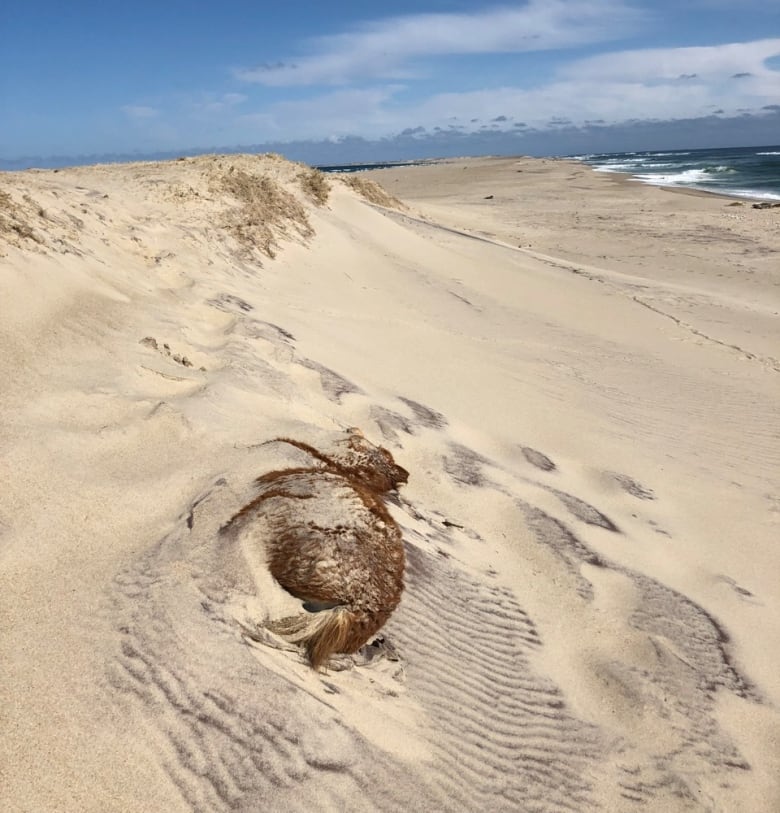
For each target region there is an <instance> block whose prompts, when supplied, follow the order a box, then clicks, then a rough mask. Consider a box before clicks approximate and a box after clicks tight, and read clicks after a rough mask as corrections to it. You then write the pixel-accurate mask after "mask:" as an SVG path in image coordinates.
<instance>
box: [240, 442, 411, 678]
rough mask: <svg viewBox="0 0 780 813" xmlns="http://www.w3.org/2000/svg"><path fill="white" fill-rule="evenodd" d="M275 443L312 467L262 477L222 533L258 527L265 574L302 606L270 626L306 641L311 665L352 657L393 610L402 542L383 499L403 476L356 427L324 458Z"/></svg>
mask: <svg viewBox="0 0 780 813" xmlns="http://www.w3.org/2000/svg"><path fill="white" fill-rule="evenodd" d="M279 440H280V441H282V442H285V443H289V444H291V445H293V446H295V447H296V448H299V449H302V450H303V451H305V452H307V453H308V454H310V455H311V456H312V457H313V458H314V460H315V461H316V465H314V466H311V467H299V468H293V469H284V470H282V471H273V472H269V473H268V474H264V475H263V476H261V477H259V478H258V479H257V481H256V483H257V486H258V489H259V492H258V495H257V496H256V497H255V499H254V500H252V502H250V503H249V504H248V505H246V506H245V507H244V508H242V509H241V511H239V512H238V513H237V514H236V516H235V517H234V518H233V519H232V520H231V521H230V523H229V525H228V526H227V528H226V530H227V529H229V528H236V529H238V530H239V531H240V530H242V529H250V530H251V526H252V524H253V523H254V522H257V521H260V520H262V522H263V523H264V527H265V528H266V529H267V530H266V532H265V534H264V536H265V539H264V544H265V551H264V553H265V559H266V562H267V565H268V569H269V570H270V572H271V574H272V575H273V577H274V578H275V579H276V580H277V581H278V582H279V584H280V585H281V586H282V587H283V588H284V589H285V590H287V591H288V592H289V593H291V594H292V595H293V596H295V597H296V598H299V599H301V600H302V601H303V602H304V608H305V609H306V610H307V611H306V612H304V613H303V614H302V615H299V616H295V617H293V618H286V619H282V620H280V621H276V622H273V623H271V624H269V629H271V630H272V631H273V632H276V633H277V634H279V635H282V636H283V637H285V638H286V639H287V640H289V641H291V642H294V643H299V644H301V645H303V646H304V647H305V648H306V652H307V655H308V658H309V662H310V663H311V665H312V666H313V667H314V668H315V669H316V668H318V667H319V666H320V665H322V664H323V663H326V662H327V659H328V657H329V656H330V655H331V654H333V653H337V652H343V653H351V652H356V651H357V650H358V649H359V648H360V647H361V646H363V644H365V643H366V642H367V641H368V640H369V639H370V638H371V637H372V636H373V635H375V634H376V633H377V632H378V631H379V629H380V628H381V627H382V626H383V624H384V623H385V622H386V621H387V619H388V618H389V617H390V615H391V614H392V612H393V610H394V609H395V608H396V607H397V606H398V602H399V601H400V598H401V593H402V591H403V573H404V563H405V562H404V548H403V541H402V539H401V531H400V529H399V528H398V525H397V524H396V522H395V521H394V520H393V518H392V517H391V515H390V513H389V512H388V510H387V508H386V507H385V504H384V501H383V499H382V495H383V494H384V493H386V492H387V491H390V490H392V489H394V488H397V487H398V485H400V484H401V483H405V482H406V480H407V478H408V473H407V472H406V471H405V470H404V469H403V468H401V467H400V466H398V465H396V463H395V461H394V460H393V457H392V455H391V454H390V452H388V451H387V450H386V449H383V448H381V447H377V446H374V445H373V444H371V443H370V442H369V441H367V440H366V439H365V438H364V437H363V436H362V434H361V433H359V432H358V431H356V430H350V431H349V433H348V435H347V437H345V438H344V440H343V441H340V442H339V443H338V444H336V448H335V450H334V451H333V452H332V453H330V454H325V453H323V452H321V451H319V450H317V449H314V448H313V447H311V446H309V445H308V444H305V443H302V442H299V441H296V440H292V439H290V438H280V439H279Z"/></svg>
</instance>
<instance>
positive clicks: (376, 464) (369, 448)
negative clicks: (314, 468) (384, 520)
mask: <svg viewBox="0 0 780 813" xmlns="http://www.w3.org/2000/svg"><path fill="white" fill-rule="evenodd" d="M330 459H331V460H332V462H333V463H334V464H335V465H336V466H338V467H339V468H340V469H342V470H343V471H344V472H345V473H346V474H348V475H349V476H350V477H353V478H354V479H355V480H358V481H359V482H361V483H363V484H365V485H366V486H367V487H368V488H370V489H371V490H372V491H375V492H377V493H380V494H381V493H384V492H386V491H393V490H395V489H397V488H398V487H399V486H400V485H402V484H404V483H406V482H407V481H408V480H409V472H408V471H407V470H406V469H405V468H403V467H402V466H399V465H398V464H397V463H396V462H395V460H394V459H393V456H392V455H391V454H390V452H389V451H388V450H387V449H385V448H384V447H382V446H375V445H374V444H373V443H371V441H369V440H367V439H366V437H365V436H364V435H363V433H362V432H361V431H360V430H359V429H356V428H352V429H348V430H347V434H346V437H345V438H344V439H342V440H339V441H338V442H337V443H336V446H335V449H334V451H333V453H332V454H331V455H330Z"/></svg>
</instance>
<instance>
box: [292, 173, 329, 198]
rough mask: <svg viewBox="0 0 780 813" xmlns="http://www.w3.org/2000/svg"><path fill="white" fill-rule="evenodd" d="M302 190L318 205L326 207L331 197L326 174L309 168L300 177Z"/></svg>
mask: <svg viewBox="0 0 780 813" xmlns="http://www.w3.org/2000/svg"><path fill="white" fill-rule="evenodd" d="M298 182H299V183H300V185H301V189H303V191H304V192H305V193H306V194H307V195H308V196H309V197H310V198H311V199H312V200H313V201H314V202H315V203H316V204H317V205H318V206H324V205H325V204H326V203H327V202H328V197H329V196H330V183H329V182H328V179H327V178H326V177H325V173H324V172H320V170H318V169H314V167H308V168H307V169H305V170H304V171H303V172H301V173H300V175H298Z"/></svg>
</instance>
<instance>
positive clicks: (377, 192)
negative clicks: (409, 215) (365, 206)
mask: <svg viewBox="0 0 780 813" xmlns="http://www.w3.org/2000/svg"><path fill="white" fill-rule="evenodd" d="M339 177H340V178H341V181H342V183H345V184H346V185H347V186H349V187H350V188H351V189H354V190H355V192H357V193H358V194H359V195H362V196H363V197H364V198H365V199H366V200H367V201H368V202H369V203H375V204H377V206H385V207H387V208H388V209H405V208H406V207H405V206H404V205H403V203H401V201H400V200H398V198H396V197H393V195H391V194H390V193H389V192H386V191H385V190H384V189H383V188H382V187H381V186H380V185H379V184H378V183H375V182H374V181H368V180H366V179H365V178H361V177H360V176H359V175H353V174H352V173H348V174H344V175H340V176H339Z"/></svg>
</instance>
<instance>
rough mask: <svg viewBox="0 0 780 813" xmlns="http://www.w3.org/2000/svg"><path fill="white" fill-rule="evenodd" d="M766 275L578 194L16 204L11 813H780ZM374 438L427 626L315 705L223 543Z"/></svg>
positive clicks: (161, 170) (663, 204)
mask: <svg viewBox="0 0 780 813" xmlns="http://www.w3.org/2000/svg"><path fill="white" fill-rule="evenodd" d="M375 182H376V183H379V184H380V185H381V189H380V188H378V187H376V186H374V185H373V184H374V183H375ZM382 189H384V190H385V192H382ZM779 256H780V209H765V210H757V209H753V208H752V207H751V205H750V202H748V201H742V202H737V201H732V200H729V199H727V198H723V197H716V196H712V195H694V194H681V193H676V192H672V191H667V190H664V189H659V188H657V187H650V186H642V185H640V184H638V183H635V182H633V181H630V180H628V179H626V178H625V177H624V176H618V175H608V174H605V173H598V172H594V171H593V170H591V169H589V168H588V167H586V166H584V165H581V164H579V163H576V162H573V161H565V160H541V159H530V158H500V159H499V158H481V159H458V160H452V161H441V162H437V163H431V164H426V165H422V166H411V167H395V168H389V169H384V170H375V171H371V172H364V173H359V174H357V175H355V176H327V177H325V176H322V175H321V174H318V173H316V172H313V171H311V170H309V169H307V168H305V167H303V166H302V165H297V164H292V163H289V162H287V161H284V160H283V159H281V158H279V157H276V156H236V155H228V156H203V157H198V158H187V159H179V160H177V161H171V162H164V163H136V164H123V165H103V166H92V167H80V168H71V169H62V170H29V171H26V172H21V173H4V174H0V380H1V381H2V386H0V418H1V419H0V564H1V567H0V582H1V584H0V622H1V625H2V633H0V708H2V712H1V713H0V714H1V715H2V719H1V720H0V726H1V729H2V736H1V737H0V766H1V767H0V808H2V810H4V811H9V813H11V812H13V813H16V812H17V811H19V812H21V811H29V813H38V811H74V812H75V811H79V813H81V812H82V811H95V813H97V811H100V812H101V813H104V812H105V811H139V813H140V812H141V811H144V812H145V813H146V812H147V811H152V810H159V811H179V810H181V811H187V810H195V811H223V810H225V811H227V810H236V811H255V810H273V811H299V810H300V811H303V810H310V809H312V807H313V806H315V805H316V809H317V810H320V811H369V810H371V811H373V810H382V811H396V810H401V809H408V810H425V811H483V810H484V811H487V810H489V811H590V810H594V811H596V810H605V811H621V812H626V811H672V812H674V811H727V812H728V813H731V812H732V811H751V813H761V812H762V811H766V812H767V813H770V811H776V810H778V809H780V648H778V641H780V580H779V579H778V574H780V550H779V549H778V545H777V540H778V537H779V536H780V437H779V436H778V426H780V408H779V407H778V404H779V403H780V398H778V396H779V395H780V263H779V262H778V257H779ZM352 427H357V428H359V429H360V430H361V431H362V433H363V435H364V436H365V438H366V440H367V442H370V443H371V444H374V445H377V446H380V445H381V446H382V447H384V448H386V449H387V450H388V451H389V452H390V453H391V454H392V456H393V458H394V459H395V461H396V463H397V464H398V465H399V466H402V467H403V469H405V470H406V471H408V473H409V477H408V483H407V484H405V485H402V486H401V487H400V489H399V490H398V492H397V494H396V493H392V494H390V495H389V496H388V498H387V500H386V502H387V509H388V510H389V512H390V514H391V515H392V519H393V520H394V521H395V523H397V525H398V527H399V528H400V530H401V532H402V534H403V540H404V546H405V555H406V575H405V590H404V592H403V595H402V597H401V602H400V605H399V606H398V608H397V610H396V611H395V612H394V613H393V614H392V616H391V617H390V620H389V621H388V623H387V624H386V626H385V627H384V629H383V630H382V636H383V640H384V643H383V645H382V646H378V647H375V648H374V649H373V650H371V652H370V653H369V654H371V653H373V652H375V651H376V653H377V654H376V657H368V656H365V657H363V656H358V655H356V656H353V657H346V658H341V659H340V660H339V661H338V662H337V663H336V662H334V663H333V664H331V665H330V666H329V667H328V668H326V669H325V670H323V671H321V672H315V671H314V670H312V669H311V668H310V666H309V665H308V664H307V663H306V661H305V658H304V657H303V654H302V652H301V651H300V649H299V648H298V647H294V646H292V647H278V646H274V645H271V644H272V643H274V642H273V641H272V640H271V639H265V638H264V637H263V636H262V635H261V634H259V633H260V631H261V630H262V628H263V625H264V623H265V621H267V620H268V619H271V618H275V617H279V616H280V615H283V614H284V613H285V612H288V611H290V610H291V608H292V611H294V609H295V607H297V606H298V605H295V601H297V599H292V597H291V596H289V594H287V593H285V592H284V591H283V590H281V588H280V587H279V586H278V585H277V584H275V583H274V582H273V580H272V579H271V578H270V576H269V573H268V568H267V566H266V562H265V560H264V559H263V555H262V551H259V550H258V549H257V548H254V547H252V546H251V545H249V544H248V543H247V542H246V540H243V541H242V540H241V539H240V538H237V539H233V538H232V537H229V536H226V535H225V534H224V533H222V532H221V531H220V529H223V528H224V527H225V526H226V524H227V523H228V522H229V521H230V520H231V518H232V517H233V516H235V515H236V513H237V512H238V511H239V510H240V509H241V508H242V507H243V506H245V505H247V503H249V502H251V501H252V500H253V499H254V498H255V497H256V495H257V488H258V487H257V485H256V483H255V478H257V477H260V476H262V475H267V474H268V473H269V472H275V471H280V470H286V469H288V468H300V467H302V466H307V465H312V464H311V462H310V458H311V456H310V455H308V456H307V453H306V452H305V451H302V449H301V447H300V446H295V445H291V444H290V443H289V442H286V441H280V440H279V439H280V438H286V439H288V440H289V439H293V440H295V441H296V442H298V443H299V444H301V445H306V446H309V447H311V448H313V449H316V450H319V451H320V452H321V453H322V455H323V456H327V455H332V454H336V453H337V451H338V449H340V448H342V446H343V443H344V437H345V432H346V431H347V430H349V429H350V428H352ZM340 444H341V445H340ZM333 450H337V451H336V452H334V451H333ZM307 460H309V462H306V461H307ZM315 465H318V464H316V461H315ZM347 520H348V518H347ZM347 520H345V521H347ZM267 532H268V531H267V530H266V529H264V528H260V530H258V531H257V538H258V539H260V540H261V541H262V535H263V533H267ZM248 630H249V631H251V630H255V631H257V632H258V634H257V635H254V634H247V631H248ZM277 643H278V642H277ZM363 655H365V653H363Z"/></svg>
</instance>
